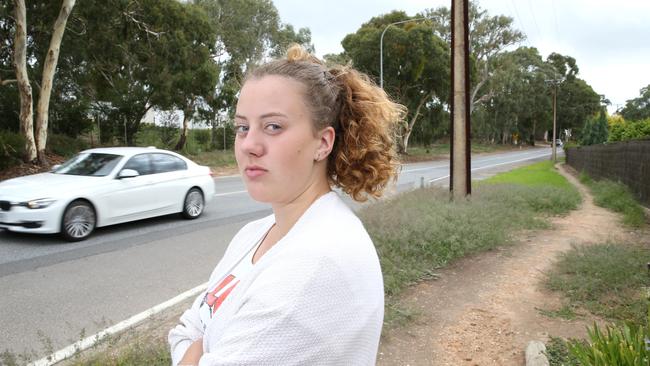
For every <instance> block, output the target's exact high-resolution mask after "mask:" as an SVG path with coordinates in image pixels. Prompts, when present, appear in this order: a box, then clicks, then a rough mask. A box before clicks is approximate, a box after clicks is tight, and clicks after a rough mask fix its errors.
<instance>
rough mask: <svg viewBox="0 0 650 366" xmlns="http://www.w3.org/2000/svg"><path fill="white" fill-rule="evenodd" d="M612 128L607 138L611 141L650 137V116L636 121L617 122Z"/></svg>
mask: <svg viewBox="0 0 650 366" xmlns="http://www.w3.org/2000/svg"><path fill="white" fill-rule="evenodd" d="M610 128H611V132H610V135H609V139H608V140H607V141H610V142H615V141H629V140H637V139H644V138H650V118H649V119H645V120H641V121H636V122H634V121H631V122H630V121H624V122H617V123H614V124H612V125H611V126H610Z"/></svg>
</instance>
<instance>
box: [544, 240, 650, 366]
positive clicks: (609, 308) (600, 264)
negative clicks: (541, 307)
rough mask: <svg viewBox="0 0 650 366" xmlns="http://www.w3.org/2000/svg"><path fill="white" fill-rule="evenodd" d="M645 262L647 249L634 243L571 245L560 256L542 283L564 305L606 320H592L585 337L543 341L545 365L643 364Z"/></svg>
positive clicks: (647, 333) (649, 278)
mask: <svg viewBox="0 0 650 366" xmlns="http://www.w3.org/2000/svg"><path fill="white" fill-rule="evenodd" d="M647 263H650V248H648V247H647V245H646V246H642V245H638V244H621V243H605V244H598V245H591V246H576V247H574V248H573V249H572V250H570V251H569V252H567V253H565V254H563V255H562V257H561V258H560V260H559V261H558V262H557V263H556V264H555V266H554V268H553V269H552V270H551V271H550V272H549V273H548V277H547V282H546V285H547V286H548V287H549V288H550V289H552V290H556V291H559V292H560V293H562V294H563V295H564V297H565V299H566V302H567V304H566V305H565V306H564V307H568V308H571V309H575V310H578V309H585V310H587V311H589V312H590V313H592V314H595V315H597V316H599V317H601V318H603V319H605V320H606V321H608V322H610V323H608V324H606V325H605V326H604V327H603V326H601V327H599V326H598V325H596V324H594V326H593V327H590V328H589V329H588V333H589V336H588V339H587V340H586V341H582V340H575V339H569V340H565V339H562V338H558V337H552V338H551V341H550V342H549V343H548V345H547V355H548V356H549V362H550V364H551V365H558V366H559V365H564V366H578V365H585V366H595V365H603V366H604V365H632V366H634V365H639V366H640V365H648V363H649V362H650V352H649V351H648V349H647V348H646V344H645V340H650V329H649V328H648V326H649V324H648V322H649V321H650V318H649V317H650V303H649V300H650V273H648V269H647ZM573 314H575V312H574V313H573Z"/></svg>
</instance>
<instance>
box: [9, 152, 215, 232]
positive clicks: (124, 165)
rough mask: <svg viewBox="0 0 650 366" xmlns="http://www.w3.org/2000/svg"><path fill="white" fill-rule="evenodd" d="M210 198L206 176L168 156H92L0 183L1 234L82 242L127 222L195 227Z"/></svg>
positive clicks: (205, 170) (211, 189)
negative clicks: (178, 222) (192, 222)
mask: <svg viewBox="0 0 650 366" xmlns="http://www.w3.org/2000/svg"><path fill="white" fill-rule="evenodd" d="M214 192H215V187H214V180H213V178H212V172H211V171H210V168H208V167H206V166H201V165H198V164H196V163H194V162H193V161H191V160H189V159H187V158H185V157H183V156H181V155H179V154H176V153H173V152H171V151H166V150H160V149H156V148H152V147H148V148H147V147H110V148H98V149H90V150H85V151H82V152H80V153H79V154H78V155H76V156H75V157H73V158H72V159H70V160H68V161H66V162H65V163H64V164H62V165H60V166H55V167H54V169H53V170H52V171H51V172H49V173H40V174H34V175H28V176H24V177H20V178H14V179H8V180H6V181H3V182H0V228H4V229H7V230H10V231H17V232H24V233H42V234H45V233H61V234H62V235H63V237H64V238H65V239H67V240H69V241H79V240H84V239H86V238H87V237H88V236H89V235H90V234H91V233H92V232H93V230H94V229H95V228H96V227H101V226H107V225H113V224H119V223H123V222H127V221H134V220H140V219H145V218H149V217H154V216H160V215H167V214H172V213H181V214H182V215H183V217H185V218H187V219H195V218H197V217H199V216H200V215H201V213H203V210H204V208H205V205H206V203H208V202H209V201H210V200H211V199H212V198H213V196H214Z"/></svg>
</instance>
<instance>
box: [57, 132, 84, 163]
mask: <svg viewBox="0 0 650 366" xmlns="http://www.w3.org/2000/svg"><path fill="white" fill-rule="evenodd" d="M48 140H49V143H48V146H47V149H48V151H51V152H53V153H55V154H57V155H61V156H63V157H65V158H70V157H72V156H73V155H75V154H77V153H78V152H79V151H81V150H85V149H87V148H88V147H89V146H88V144H87V143H86V142H84V141H82V140H79V139H75V138H72V137H69V136H66V135H57V134H50V136H49V137H48Z"/></svg>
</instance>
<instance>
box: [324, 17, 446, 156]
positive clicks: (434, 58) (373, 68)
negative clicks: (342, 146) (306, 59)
mask: <svg viewBox="0 0 650 366" xmlns="http://www.w3.org/2000/svg"><path fill="white" fill-rule="evenodd" d="M417 19H418V18H417V17H409V16H408V15H406V13H404V12H399V11H395V12H392V13H389V14H385V15H382V16H378V17H374V18H372V19H371V20H370V21H368V22H367V23H364V24H363V25H362V26H361V28H359V29H358V30H357V31H356V32H355V33H352V34H348V35H347V36H346V37H345V38H344V39H343V41H342V42H341V44H342V45H343V49H344V55H340V56H336V57H334V56H330V57H329V58H330V59H337V58H338V59H345V58H349V59H350V60H352V63H353V64H354V66H355V67H356V68H357V69H359V70H360V71H363V72H365V73H367V74H368V75H370V76H371V77H374V78H378V76H379V73H380V64H379V60H380V57H379V48H380V47H379V46H380V42H381V34H382V32H384V30H386V32H385V33H384V38H383V42H382V43H383V52H384V55H383V71H384V89H385V90H386V92H387V93H388V94H389V95H391V96H393V98H394V99H396V100H397V101H398V102H400V103H401V104H403V105H405V106H406V107H407V108H408V115H407V119H406V121H405V123H404V124H403V125H402V126H401V130H400V136H401V138H400V140H399V142H400V143H399V144H398V148H399V150H400V152H406V149H407V147H408V143H409V138H410V136H411V133H412V132H413V130H414V126H415V124H416V122H417V121H418V120H420V119H421V117H422V116H423V114H425V113H424V112H425V110H426V109H431V108H434V107H435V106H437V105H440V104H445V103H446V102H447V99H448V98H449V50H448V49H447V48H446V47H445V43H444V41H443V40H442V39H440V37H438V36H436V35H434V34H433V33H432V32H431V24H428V22H427V21H426V20H425V21H422V20H417ZM409 20H411V21H409ZM395 22H404V23H401V24H399V25H391V24H392V23H395ZM387 27H388V28H387Z"/></svg>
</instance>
